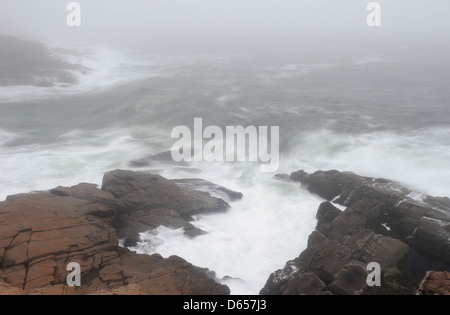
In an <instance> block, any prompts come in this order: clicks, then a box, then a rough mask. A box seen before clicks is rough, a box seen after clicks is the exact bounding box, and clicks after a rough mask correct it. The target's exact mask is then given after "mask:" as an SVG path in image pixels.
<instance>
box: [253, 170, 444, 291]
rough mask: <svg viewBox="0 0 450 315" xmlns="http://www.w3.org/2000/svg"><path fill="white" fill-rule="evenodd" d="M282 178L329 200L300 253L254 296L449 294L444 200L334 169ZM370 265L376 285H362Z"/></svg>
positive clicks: (318, 214) (298, 173) (302, 172)
mask: <svg viewBox="0 0 450 315" xmlns="http://www.w3.org/2000/svg"><path fill="white" fill-rule="evenodd" d="M279 178H286V176H279ZM288 180H292V181H295V182H299V183H301V185H302V187H304V188H306V189H307V190H309V191H310V192H311V193H314V194H317V195H319V196H320V197H322V198H324V199H326V200H328V201H326V202H324V203H322V204H321V205H320V207H319V209H318V211H317V219H318V222H317V226H316V230H315V231H313V232H312V233H311V235H310V237H309V240H308V246H307V248H306V250H304V251H303V252H302V253H301V254H300V256H298V257H297V258H295V259H293V260H291V261H289V262H287V263H286V266H285V267H284V268H283V269H281V270H278V271H276V272H274V273H273V274H272V275H271V276H270V278H269V279H268V281H267V283H266V285H265V286H264V288H263V289H262V290H261V294H275V295H278V294H286V295H290V294H325V295H330V294H338V295H340V294H351V295H353V294H450V283H449V281H448V279H449V278H450V273H449V272H448V271H450V200H449V199H448V198H446V197H443V198H441V197H432V196H425V195H423V196H419V195H418V194H417V193H415V192H413V191H411V190H410V189H408V188H406V187H403V186H402V185H400V184H398V183H395V182H393V181H390V180H386V179H375V178H368V177H362V176H359V175H356V174H353V173H348V172H339V171H334V170H332V171H318V172H315V173H313V174H307V173H306V172H304V171H298V172H294V173H292V174H291V175H290V176H288ZM337 206H338V207H340V208H341V209H345V210H341V209H338V207H337ZM370 262H377V263H378V264H379V265H380V266H381V277H382V279H381V286H380V287H376V286H374V287H369V286H368V285H367V283H366V280H367V276H368V270H367V266H368V264H369V263H370ZM432 270H434V271H432ZM437 271H442V272H437ZM424 276H426V277H425V279H424V280H423V281H422V279H423V278H424ZM427 279H428V280H427ZM430 279H431V280H433V281H430ZM419 287H420V289H419ZM430 287H431V288H430Z"/></svg>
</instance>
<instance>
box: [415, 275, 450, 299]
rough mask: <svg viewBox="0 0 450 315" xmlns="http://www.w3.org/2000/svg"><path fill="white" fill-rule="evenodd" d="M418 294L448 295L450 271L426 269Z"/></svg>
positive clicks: (449, 290)
mask: <svg viewBox="0 0 450 315" xmlns="http://www.w3.org/2000/svg"><path fill="white" fill-rule="evenodd" d="M417 294H418V295H450V272H448V271H428V272H427V274H426V275H425V278H424V279H423V280H422V283H421V284H420V287H419V290H418V291H417Z"/></svg>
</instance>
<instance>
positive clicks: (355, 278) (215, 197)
mask: <svg viewBox="0 0 450 315" xmlns="http://www.w3.org/2000/svg"><path fill="white" fill-rule="evenodd" d="M277 178H278V179H281V180H289V181H293V182H298V183H300V184H301V186H302V187H303V188H302V189H307V190H309V191H310V192H311V193H313V194H317V195H319V196H320V197H322V198H324V199H325V200H327V201H325V202H323V203H322V204H321V205H320V207H319V209H318V211H317V220H318V222H317V226H316V230H315V231H313V232H312V233H311V235H310V237H309V241H308V246H307V248H306V249H305V250H304V251H303V252H302V253H301V254H300V256H298V257H297V258H295V259H293V260H291V261H289V262H287V263H286V266H285V267H284V268H283V269H281V270H278V271H275V272H274V273H273V274H272V275H271V276H270V277H269V279H268V280H267V283H266V285H265V286H264V288H263V289H262V290H261V292H260V293H261V294H264V295H269V294H271V295H288V294H289V295H292V294H295V295H298V294H314V295H316V294H319V295H323V294H326V295H330V294H338V295H340V294H351V295H352V294H450V272H449V271H450V200H449V199H448V198H445V197H442V198H441V197H431V196H424V195H419V194H417V193H414V192H413V191H411V190H410V189H408V188H406V187H403V186H402V185H400V184H398V183H395V182H393V181H389V180H386V179H374V178H368V177H362V176H359V175H356V174H353V173H348V172H338V171H318V172H315V173H313V174H307V173H306V172H304V171H298V172H294V173H292V174H291V175H290V176H289V175H280V176H277ZM242 197H243V195H242V194H241V193H239V192H235V191H231V190H229V189H227V188H225V187H221V186H218V185H216V184H214V183H211V182H208V181H205V180H202V179H183V180H168V179H166V178H163V177H161V176H159V175H155V174H150V173H144V172H132V171H124V170H116V171H112V172H109V173H106V174H105V175H104V179H103V183H102V186H101V188H97V186H96V185H93V184H86V183H82V184H79V185H76V186H73V187H57V188H54V189H51V190H49V191H43V192H35V193H29V194H20V195H14V196H9V197H8V198H7V199H6V201H4V202H0V294H31V295H40V294H52V295H55V294H56V295H61V294H63V295H74V294H102V295H106V294H114V295H120V294H126V295H137V294H152V295H167V294H175V295H181V294H188V295H214V294H220V295H227V294H230V290H229V288H228V287H227V286H225V285H222V284H220V283H219V281H218V279H216V278H215V274H214V272H213V271H211V270H208V269H205V268H199V267H196V266H193V265H192V264H190V263H189V262H187V261H185V260H184V259H183V258H180V257H177V256H172V257H169V258H163V257H161V256H160V255H158V254H155V255H151V256H150V255H139V254H136V253H134V252H131V251H130V250H128V249H126V248H123V247H120V246H119V239H121V240H123V242H124V245H125V246H126V247H130V246H134V245H135V244H136V242H137V241H139V233H141V232H145V231H148V230H151V229H155V228H157V227H159V226H166V227H169V228H183V229H184V231H185V234H186V235H187V236H189V237H196V236H198V235H200V234H203V233H204V232H203V231H201V230H199V229H198V228H196V227H194V226H193V225H192V224H191V223H190V221H192V216H194V215H196V214H205V213H211V214H213V213H220V212H224V211H227V209H228V208H229V207H230V205H229V203H228V202H230V201H234V200H238V199H240V198H242ZM70 262H77V263H79V264H80V266H81V279H82V283H81V287H77V288H75V287H68V286H67V285H66V277H67V275H68V273H69V272H68V271H67V270H66V269H67V265H68V264H69V263H70ZM369 262H377V263H379V264H380V266H381V270H382V273H381V275H382V285H381V286H380V287H368V286H367V283H366V279H367V274H368V271H367V269H366V268H367V264H368V263H369Z"/></svg>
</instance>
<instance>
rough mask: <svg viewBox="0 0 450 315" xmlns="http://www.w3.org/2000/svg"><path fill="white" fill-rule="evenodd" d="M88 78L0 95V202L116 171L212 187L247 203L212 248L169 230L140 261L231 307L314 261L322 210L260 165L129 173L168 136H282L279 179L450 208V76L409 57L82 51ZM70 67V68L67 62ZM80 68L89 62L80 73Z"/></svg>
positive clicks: (205, 226)
mask: <svg viewBox="0 0 450 315" xmlns="http://www.w3.org/2000/svg"><path fill="white" fill-rule="evenodd" d="M85 49H86V53H85V54H83V57H77V58H79V59H77V62H81V63H83V65H85V66H86V67H88V68H90V69H92V71H91V72H90V73H88V74H86V75H83V76H81V75H80V77H79V80H80V83H79V84H77V85H74V86H70V87H67V86H54V87H46V88H42V87H40V88H38V87H1V88H0V110H1V113H2V115H1V116H0V165H1V177H0V200H4V199H5V198H6V197H7V196H8V195H11V194H18V193H26V192H31V191H38V190H47V189H50V188H53V187H56V186H60V185H62V186H71V185H76V184H78V183H81V182H90V183H95V184H98V185H100V184H101V181H102V177H103V174H104V173H105V172H108V171H111V170H114V169H130V170H135V171H149V172H154V173H158V174H161V175H162V176H165V177H167V178H169V179H172V178H193V177H196V178H203V179H206V180H210V181H212V182H214V183H216V184H219V185H222V186H225V187H227V188H230V189H233V190H235V191H240V192H242V193H243V194H244V198H243V199H242V200H240V201H235V202H231V203H230V204H231V208H230V209H229V211H227V212H226V213H223V214H214V215H200V216H196V217H195V218H194V222H193V224H194V225H195V226H196V227H198V228H200V229H202V230H204V231H206V232H207V234H205V235H201V236H199V237H197V238H195V239H189V238H186V237H185V236H184V235H183V233H182V231H180V230H170V229H168V228H164V227H160V228H159V229H158V230H157V231H156V232H155V231H153V232H148V233H142V235H141V242H140V243H138V245H137V246H136V247H135V248H134V250H136V251H138V252H139V253H145V254H153V253H159V254H161V255H162V256H164V257H168V256H170V255H178V256H180V257H183V258H184V259H186V260H187V261H189V262H191V263H193V264H195V265H197V266H200V267H205V268H209V269H211V270H213V271H215V272H216V277H217V278H218V279H221V280H220V281H221V282H222V283H225V284H227V285H228V286H229V287H230V288H231V292H232V294H258V293H259V290H260V289H261V288H262V287H263V286H264V284H265V281H266V280H267V278H268V277H269V275H270V274H271V273H272V272H274V271H275V270H277V269H279V268H282V267H283V266H284V264H285V263H286V261H288V260H290V259H293V258H295V257H296V256H298V255H299V254H300V253H301V251H302V250H303V249H304V248H306V244H307V240H308V236H309V234H310V233H311V231H313V229H314V227H315V224H316V218H315V214H316V211H317V208H318V206H319V205H320V203H321V202H322V201H323V200H322V199H320V198H319V197H317V196H314V195H312V194H310V193H308V192H307V191H306V190H305V189H303V188H301V187H300V186H299V185H298V184H295V183H290V182H284V181H280V180H277V179H275V178H274V175H275V173H262V172H261V171H260V167H259V165H258V163H252V162H235V163H227V162H221V163H218V162H206V161H203V162H192V163H190V164H189V165H187V166H180V165H176V164H173V163H168V162H164V161H161V162H155V163H152V164H151V165H149V166H147V167H140V168H137V167H133V164H132V163H131V162H132V161H134V160H138V159H140V158H145V157H148V156H151V155H154V154H158V153H160V152H163V151H166V150H170V148H171V145H172V144H173V140H172V139H171V137H170V133H171V130H172V128H174V127H175V126H177V125H180V124H182V125H187V126H190V125H192V122H193V120H194V118H195V117H201V118H203V120H204V121H205V124H208V125H217V126H221V127H225V126H230V125H231V126H235V125H243V126H248V125H255V126H261V125H264V126H270V125H276V126H280V154H281V155H280V168H279V169H278V171H277V172H276V173H280V174H283V173H285V174H289V173H291V172H293V171H297V170H300V169H303V170H305V171H307V172H313V171H316V170H327V169H337V170H340V171H352V172H355V173H358V174H360V175H365V176H373V177H384V178H389V179H392V180H396V181H399V182H401V183H402V184H404V185H406V186H409V187H411V188H413V189H415V190H417V191H418V192H419V193H423V194H431V195H436V196H449V195H450V176H449V175H450V109H449V107H448V105H449V104H450V91H449V90H448V86H450V85H449V84H450V71H449V70H450V69H449V68H450V63H448V62H447V63H446V62H445V61H446V58H447V57H445V56H446V54H445V53H443V54H442V56H441V55H439V56H436V55H433V58H431V57H429V55H428V52H427V51H421V52H416V53H414V54H409V55H408V56H406V57H405V56H399V55H398V54H395V53H389V52H383V53H381V52H372V51H370V52H367V51H356V52H353V53H351V54H349V53H348V52H347V51H345V52H341V53H337V52H333V53H332V54H331V53H330V55H325V56H323V55H321V56H314V55H310V54H308V53H306V52H305V51H302V50H289V51H276V52H270V53H269V52H267V53H264V54H261V53H258V54H256V53H242V54H230V55H162V54H161V55H159V54H153V53H148V52H146V51H132V50H111V49H108V48H105V47H89V48H85ZM62 57H63V58H66V60H72V59H70V58H74V57H73V56H62ZM80 58H81V59H80Z"/></svg>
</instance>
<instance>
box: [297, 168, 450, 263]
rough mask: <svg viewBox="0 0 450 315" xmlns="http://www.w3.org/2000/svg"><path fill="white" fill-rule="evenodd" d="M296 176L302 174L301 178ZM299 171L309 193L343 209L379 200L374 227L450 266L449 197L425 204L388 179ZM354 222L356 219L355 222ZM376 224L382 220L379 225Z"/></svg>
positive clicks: (428, 197)
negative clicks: (361, 202)
mask: <svg viewBox="0 0 450 315" xmlns="http://www.w3.org/2000/svg"><path fill="white" fill-rule="evenodd" d="M295 174H302V175H301V176H298V175H295ZM305 174H306V173H305V172H303V171H299V172H295V173H293V174H292V175H291V178H298V181H300V182H301V183H302V185H304V186H305V187H306V188H307V189H308V190H309V191H311V192H312V193H315V194H318V195H319V196H321V197H323V198H325V199H327V200H334V202H335V203H338V204H340V205H343V206H347V207H349V206H352V205H353V204H355V203H357V202H359V201H362V200H367V201H368V200H376V201H378V202H379V203H380V209H379V211H380V213H378V212H377V213H374V214H373V217H374V219H375V220H372V223H373V226H372V227H373V228H374V229H375V230H377V231H378V232H380V231H381V230H383V228H382V227H381V225H383V226H384V227H385V228H388V229H389V230H390V235H394V234H395V235H396V236H398V237H400V239H401V240H402V241H404V242H406V243H407V244H409V245H411V246H414V247H416V248H418V249H420V250H422V251H425V252H427V253H428V254H430V255H433V256H434V257H436V258H438V259H441V260H443V261H444V262H446V263H447V264H450V242H449V241H448V240H449V239H450V208H449V207H448V206H449V204H450V201H449V199H448V198H447V197H432V196H424V198H423V201H420V200H416V199H413V198H411V197H409V195H410V194H411V192H412V191H411V189H409V188H407V187H403V186H402V185H400V184H399V183H396V182H393V181H389V180H386V179H375V178H368V177H362V176H359V175H356V174H353V173H348V172H338V171H325V172H324V171H318V172H315V173H313V174H306V175H305ZM353 220H354V219H353ZM375 221H378V223H377V222H375Z"/></svg>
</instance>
